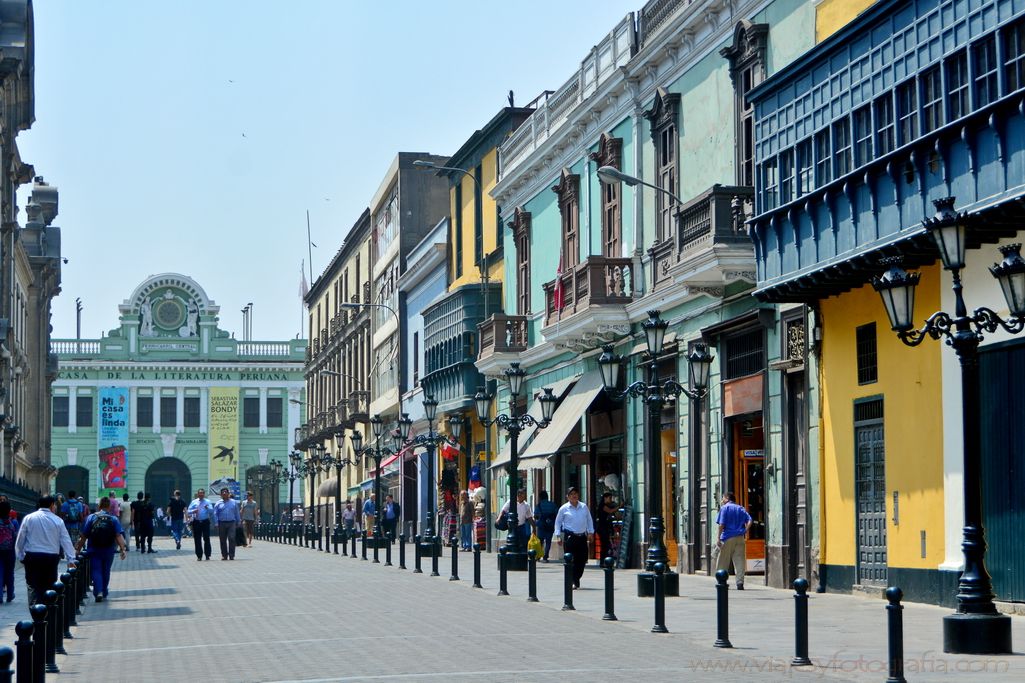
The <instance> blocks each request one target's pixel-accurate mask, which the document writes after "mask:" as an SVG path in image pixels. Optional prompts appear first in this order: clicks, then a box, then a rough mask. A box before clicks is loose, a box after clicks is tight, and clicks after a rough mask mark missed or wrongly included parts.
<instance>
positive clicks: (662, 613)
mask: <svg viewBox="0 0 1025 683" xmlns="http://www.w3.org/2000/svg"><path fill="white" fill-rule="evenodd" d="M653 569H654V570H655V576H654V579H653V581H654V586H653V588H654V589H655V590H654V598H655V625H654V626H652V627H651V632H652V633H669V629H667V628H666V565H665V563H664V562H656V563H655V566H654V567H653Z"/></svg>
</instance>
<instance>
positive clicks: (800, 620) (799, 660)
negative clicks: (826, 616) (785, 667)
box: [790, 578, 811, 666]
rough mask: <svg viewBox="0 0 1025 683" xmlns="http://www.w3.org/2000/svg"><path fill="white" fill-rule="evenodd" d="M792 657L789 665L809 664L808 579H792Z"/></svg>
mask: <svg viewBox="0 0 1025 683" xmlns="http://www.w3.org/2000/svg"><path fill="white" fill-rule="evenodd" d="M794 591H795V592H794V658H793V659H791V660H790V664H791V666H811V660H810V659H808V579H803V578H802V579H797V580H796V581H794Z"/></svg>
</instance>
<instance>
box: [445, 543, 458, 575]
mask: <svg viewBox="0 0 1025 683" xmlns="http://www.w3.org/2000/svg"><path fill="white" fill-rule="evenodd" d="M449 543H450V544H451V545H452V576H450V577H448V580H449V581H458V580H459V544H458V543H457V542H456V536H455V534H452V538H451V539H450V540H449Z"/></svg>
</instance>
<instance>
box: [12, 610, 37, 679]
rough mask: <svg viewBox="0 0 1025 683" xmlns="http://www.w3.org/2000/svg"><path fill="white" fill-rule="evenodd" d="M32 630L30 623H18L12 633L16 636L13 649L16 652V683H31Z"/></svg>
mask: <svg viewBox="0 0 1025 683" xmlns="http://www.w3.org/2000/svg"><path fill="white" fill-rule="evenodd" d="M32 630H33V624H32V622H31V621H27V620H26V621H19V622H18V623H17V624H16V625H15V627H14V632H15V633H17V634H18V642H17V643H15V645H14V646H15V647H16V648H17V650H18V666H17V671H18V683H33V681H32Z"/></svg>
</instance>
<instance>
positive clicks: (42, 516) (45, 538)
mask: <svg viewBox="0 0 1025 683" xmlns="http://www.w3.org/2000/svg"><path fill="white" fill-rule="evenodd" d="M54 508H55V502H54V499H53V496H43V497H42V498H40V499H39V501H38V502H37V503H36V511H35V512H33V513H30V514H28V515H25V519H23V520H22V522H21V529H19V530H18V538H17V540H15V542H14V554H15V555H16V556H17V557H18V559H19V560H21V563H22V564H23V565H25V584H26V585H27V586H28V604H30V605H34V604H36V603H38V602H42V600H43V595H44V594H45V593H46V591H48V590H50V588H52V587H53V584H54V582H55V581H56V580H57V569H58V567H59V566H60V552H61V550H63V551H64V557H65V559H66V560H67V561H68V566H69V567H73V566H75V546H74V545H73V544H72V543H71V536H69V535H68V529H67V527H65V526H64V520H63V519H61V518H60V517H58V516H57V515H56V514H55V510H54Z"/></svg>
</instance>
